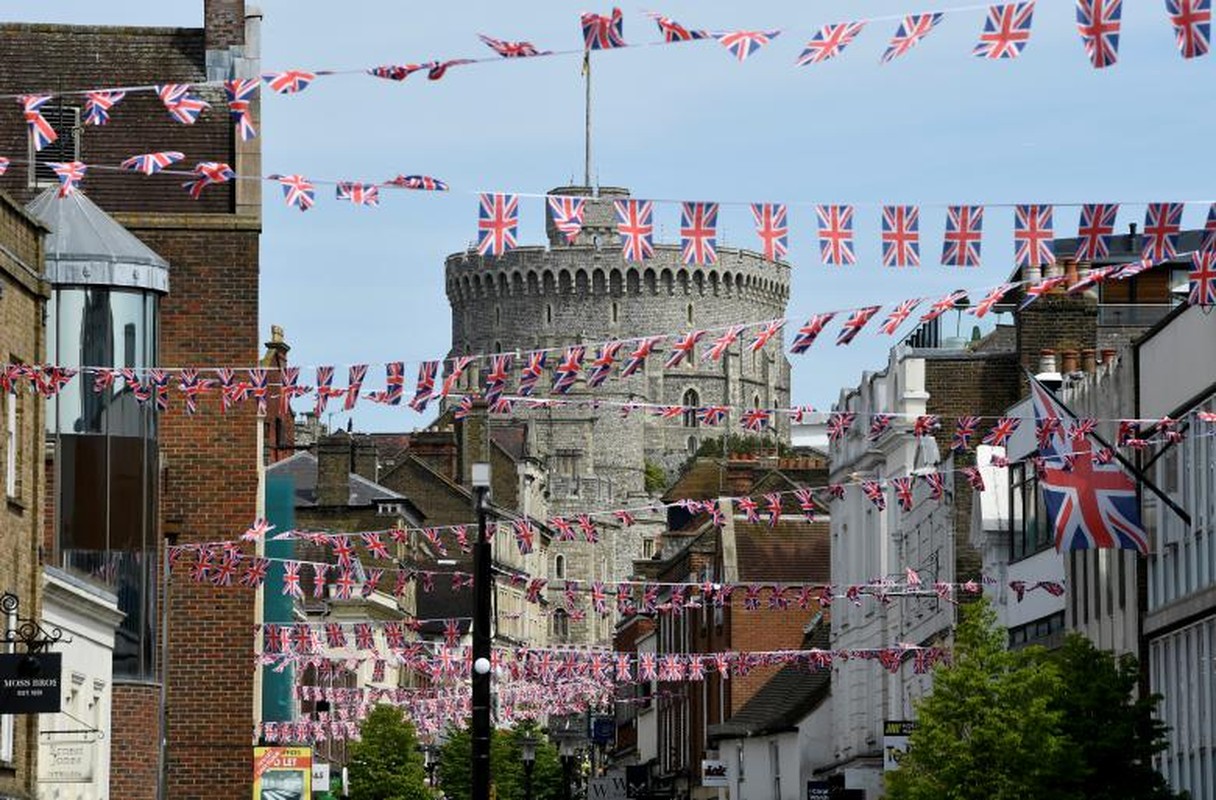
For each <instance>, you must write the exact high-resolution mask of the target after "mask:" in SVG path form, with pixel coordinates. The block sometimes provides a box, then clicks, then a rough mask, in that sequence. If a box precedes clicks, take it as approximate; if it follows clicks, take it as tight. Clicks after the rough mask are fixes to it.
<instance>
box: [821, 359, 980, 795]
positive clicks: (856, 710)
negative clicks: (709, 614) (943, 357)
mask: <svg viewBox="0 0 1216 800" xmlns="http://www.w3.org/2000/svg"><path fill="white" fill-rule="evenodd" d="M915 352H916V351H910V350H906V349H905V348H896V349H895V350H893V351H892V353H891V359H890V363H889V364H888V366H887V368H886V369H885V370H883V371H882V372H879V373H866V374H865V375H863V377H862V382H861V385H860V386H859V387H858V388H856V389H851V390H848V391H845V392H842V394H841V396H840V400H839V401H838V403H837V405H836V406H835V407H834V410H836V411H848V412H855V413H856V414H857V415H858V417H857V422H856V423H855V424H854V425H853V427H852V429H851V430H850V432H849V433H848V435H847V436H846V437H845V438H844V439H843V440H842V441H838V442H836V443H834V444H833V446H832V449H831V477H830V480H831V482H833V483H845V484H853V485H851V486H850V487H849V489H848V490H847V492H846V494H845V497H844V499H843V500H840V501H836V502H834V503H833V504H832V517H831V525H832V582H833V584H835V585H837V586H841V585H845V584H852V583H866V582H868V581H871V580H873V579H875V578H882V577H886V578H890V579H892V580H896V581H901V582H902V581H903V580H904V577H905V574H904V568H905V567H911V568H912V569H914V570H916V571H917V573H918V575H919V576H920V578H921V580H922V581H924V582H925V583H927V584H930V585H931V584H932V583H933V582H934V581H949V582H954V581H955V556H956V554H955V534H954V527H953V496H952V493H951V492H950V491H949V490H948V491H947V494H946V496H945V498H944V500H943V501H941V502H938V501H933V500H932V499H930V498H929V497H928V490H927V487H926V486H925V484H924V482H923V481H921V480H917V481H916V482H915V484H914V486H915V489H914V492H915V500H916V502H915V504H914V506H913V508H912V510H911V511H910V512H904V511H902V510H901V509H900V507H899V504H898V503H896V502H895V501H894V498H893V497H889V498H888V502H887V507H886V510H885V511H880V510H879V509H878V508H876V507H875V505H874V504H873V503H872V502H871V501H870V500H869V499H867V498H866V497H865V496H864V495H863V494H862V492H861V490H860V488H859V486H857V485H856V482H857V481H861V480H887V479H890V478H897V477H905V476H916V475H919V474H921V473H923V472H925V471H926V470H933V469H941V470H950V469H952V461H951V459H950V458H946V459H945V460H944V461H943V460H942V458H941V454H940V453H939V449H938V447H937V443H936V442H935V441H934V439H933V438H932V437H925V438H923V439H917V438H916V437H914V436H912V434H911V431H910V424H909V423H905V422H896V423H895V424H893V425H892V427H891V428H890V429H889V430H888V431H887V432H886V433H884V434H882V435H881V436H879V437H878V438H877V439H875V440H872V439H870V438H869V436H868V429H869V425H870V419H871V415H872V414H875V413H890V414H897V415H909V416H908V417H907V419H911V418H913V417H915V416H917V415H921V414H925V413H928V412H927V401H928V400H929V392H928V390H927V388H926V383H925V375H926V359H925V358H923V357H917V356H916V355H915ZM948 485H949V482H948ZM953 623H954V607H953V606H952V605H951V604H949V603H945V602H941V601H938V600H937V599H936V598H934V599H901V600H897V601H895V602H892V603H889V604H882V603H880V602H878V601H876V600H873V599H871V598H866V599H863V600H862V601H861V603H860V605H858V604H854V603H845V602H841V603H836V604H835V605H834V606H833V608H832V640H831V641H832V647H833V648H837V649H840V648H849V649H852V648H871V647H888V646H891V645H892V644H894V643H896V642H911V643H913V644H925V645H927V644H941V643H944V642H945V641H946V640H947V639H948V637H949V636H950V631H951V626H952V625H953ZM929 686H930V678H929V676H928V675H916V674H914V673H913V671H912V669H911V668H910V667H908V668H904V669H900V670H899V671H898V672H896V673H894V674H892V673H889V672H887V671H886V670H884V669H882V668H881V667H879V666H878V665H877V664H876V663H874V662H870V661H862V660H857V659H851V660H849V661H842V662H837V663H836V664H835V665H834V666H833V667H832V694H833V698H834V699H833V703H832V705H831V707H832V747H831V748H830V749H829V750H828V751H827V752H826V758H825V762H823V763H820V764H817V765H816V767H819V768H823V767H830V770H831V771H832V772H833V773H836V774H843V775H844V776H845V786H846V788H851V789H863V790H865V791H866V796H867V797H868V798H876V797H879V796H880V795H881V792H882V728H883V721H884V720H887V719H911V718H912V717H913V703H914V701H915V700H917V699H918V698H919V697H921V696H923V695H924V694H925V693H926V692H927V690H928V688H929Z"/></svg>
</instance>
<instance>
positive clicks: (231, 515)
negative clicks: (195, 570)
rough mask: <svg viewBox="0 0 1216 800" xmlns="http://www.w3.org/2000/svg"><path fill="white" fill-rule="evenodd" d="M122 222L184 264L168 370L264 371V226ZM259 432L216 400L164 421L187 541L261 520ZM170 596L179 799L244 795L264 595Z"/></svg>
mask: <svg viewBox="0 0 1216 800" xmlns="http://www.w3.org/2000/svg"><path fill="white" fill-rule="evenodd" d="M120 221H121V222H122V223H123V224H124V225H126V226H127V227H128V228H129V229H131V230H132V232H133V233H135V234H136V235H137V236H139V237H140V238H141V239H142V240H143V241H145V242H146V243H147V244H148V245H149V246H150V247H151V248H152V249H153V250H156V251H157V252H158V253H160V254H161V255H162V256H164V257H165V258H166V259H167V260H168V261H169V263H170V264H171V265H172V271H171V274H170V281H171V284H170V293H169V294H168V295H167V296H166V297H165V298H164V300H163V301H162V304H161V361H162V363H165V364H170V365H181V364H203V365H208V366H213V365H220V364H247V365H251V364H254V363H256V360H257V357H258V352H257V349H258V345H257V342H258V335H257V316H258V306H257V297H258V295H257V289H258V285H257V284H258V228H257V227H256V221H254V222H253V223H250V226H248V227H244V228H242V227H241V226H240V224H239V223H238V222H237V220H235V219H232V218H217V219H214V220H213V221H211V222H210V224H208V223H209V221H208V220H206V219H200V218H198V217H193V218H191V217H174V216H150V215H123V216H122V217H121V219H120ZM257 425H258V421H257V419H256V417H255V416H254V408H253V405H252V404H245V405H243V406H240V407H238V408H236V409H233V410H230V411H229V412H228V413H227V414H221V413H220V411H219V403H218V401H217V400H216V398H214V397H209V398H207V399H205V400H204V401H203V403H202V404H201V409H200V411H199V413H197V414H195V415H194V416H192V417H188V416H186V415H185V413H184V412H183V410H182V408H181V406H180V404H175V405H174V406H172V407H171V409H170V411H169V413H168V414H165V415H164V416H163V417H162V422H161V431H160V442H161V454H162V458H163V459H164V462H165V464H166V475H165V489H164V493H163V497H162V501H161V507H162V513H163V517H164V520H165V524H166V529H167V531H168V532H169V533H176V534H177V535H178V536H179V541H181V542H190V541H198V542H205V541H216V540H220V539H229V538H233V537H234V536H236V535H237V534H239V533H240V532H241V531H243V530H244V529H245V528H246V527H247V526H248V525H249V523H250V522H251V521H252V520H253V518H254V515H255V512H256V509H255V502H256V489H257V461H258V458H259V455H260V454H259V453H258V452H257V442H256V430H257ZM182 574H183V575H184V573H182ZM170 598H171V599H170V603H169V619H170V631H169V653H168V659H169V692H168V694H169V700H168V702H169V713H168V740H169V764H168V769H169V796H170V797H172V798H174V800H179V799H180V800H193V799H194V798H199V799H200V800H201V798H208V800H211V798H229V797H231V798H242V799H243V798H244V797H246V796H247V795H248V793H249V786H250V783H251V778H250V767H249V756H250V751H249V747H250V745H251V742H252V735H253V716H252V713H253V667H252V654H253V635H252V623H253V620H254V602H253V601H254V595H253V593H252V592H249V591H245V590H242V589H234V588H214V587H211V586H208V585H198V584H194V583H192V582H190V581H189V580H187V579H185V578H184V577H182V578H179V577H175V579H174V580H173V585H172V588H171V592H170ZM115 727H117V723H116V725H115ZM118 769H119V764H118V763H117V761H116V763H115V770H116V772H117V771H118ZM116 796H117V795H116Z"/></svg>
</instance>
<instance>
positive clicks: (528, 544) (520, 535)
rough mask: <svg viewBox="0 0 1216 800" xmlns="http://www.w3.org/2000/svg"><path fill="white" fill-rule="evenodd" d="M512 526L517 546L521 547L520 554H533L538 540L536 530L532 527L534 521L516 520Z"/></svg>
mask: <svg viewBox="0 0 1216 800" xmlns="http://www.w3.org/2000/svg"><path fill="white" fill-rule="evenodd" d="M512 526H513V527H514V528H515V544H516V545H517V546H518V547H519V553H520V555H525V556H526V555H527V554H528V553H531V552H532V544H533V542H534V541H535V540H536V529H535V528H533V527H532V521H531V520H529V519H527V518H524V519H517V520H515V522H514V523H512Z"/></svg>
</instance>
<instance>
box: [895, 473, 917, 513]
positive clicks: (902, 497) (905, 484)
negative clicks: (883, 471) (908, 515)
mask: <svg viewBox="0 0 1216 800" xmlns="http://www.w3.org/2000/svg"><path fill="white" fill-rule="evenodd" d="M891 485H892V486H894V487H895V499H896V500H898V501H899V507H900V509H901V510H903V511H905V512H906V511H911V510H912V478H911V477H904V478H892V479H891Z"/></svg>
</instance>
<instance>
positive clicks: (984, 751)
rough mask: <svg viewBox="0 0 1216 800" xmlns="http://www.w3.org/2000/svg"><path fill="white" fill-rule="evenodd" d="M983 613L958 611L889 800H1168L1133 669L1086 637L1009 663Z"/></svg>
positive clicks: (1158, 729)
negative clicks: (948, 651)
mask: <svg viewBox="0 0 1216 800" xmlns="http://www.w3.org/2000/svg"><path fill="white" fill-rule="evenodd" d="M1006 639H1007V634H1006V631H1005V630H1004V629H1003V628H1000V627H999V626H998V625H997V624H996V614H995V612H994V611H993V610H992V608H991V607H990V606H989V605H988V603H987V602H979V603H974V604H970V605H968V606H967V607H965V608H964V609H963V610H962V619H961V622H960V623H959V625H958V628H957V630H956V632H955V644H954V656H953V659H952V662H951V663H950V664H949V665H946V666H943V667H940V668H939V669H937V670H936V671H935V673H934V680H933V691H932V692H931V693H930V694H929V695H927V696H926V697H925V698H924V699H923V700H922V701H921V702H920V704H919V705H918V707H917V727H916V729H915V730H914V731H913V733H912V735H911V737H910V738H909V742H908V744H909V750H908V752H907V753H906V754H905V755H904V757H903V759H902V760H901V761H900V766H899V769H898V770H896V771H894V772H892V773H890V774H889V775H888V776H887V795H886V796H887V797H888V798H889V800H1015V799H1016V798H1026V797H1034V798H1037V799H1038V800H1081V799H1082V798H1087V800H1094V799H1095V798H1097V799H1098V800H1114V798H1116V797H1117V798H1133V799H1134V800H1142V799H1143V800H1167V798H1173V797H1174V796H1175V795H1174V794H1173V793H1171V792H1170V790H1169V788H1168V787H1167V785H1166V784H1165V781H1164V779H1163V778H1162V777H1161V776H1160V775H1159V774H1157V773H1156V772H1154V771H1153V769H1152V756H1153V754H1154V753H1156V752H1159V751H1160V750H1161V748H1162V747H1163V742H1164V735H1165V729H1164V726H1163V725H1162V724H1161V723H1160V722H1157V721H1155V720H1154V719H1153V716H1152V711H1153V707H1154V705H1155V703H1156V700H1155V699H1154V698H1148V699H1137V698H1136V697H1135V693H1134V690H1135V688H1136V684H1137V681H1138V676H1139V668H1138V665H1137V663H1136V660H1135V658H1133V657H1131V656H1125V657H1123V658H1122V659H1116V658H1115V656H1114V655H1113V654H1111V653H1108V652H1105V651H1102V650H1098V649H1097V648H1096V647H1094V645H1093V644H1092V643H1090V642H1089V641H1088V640H1086V639H1085V638H1084V637H1081V636H1077V635H1073V636H1071V637H1069V638H1068V640H1067V641H1066V643H1065V644H1064V646H1063V647H1062V648H1060V649H1059V650H1057V651H1050V652H1049V651H1047V650H1044V649H1043V648H1040V647H1028V648H1025V649H1022V650H1016V651H1011V650H1009V649H1008V647H1007V646H1006Z"/></svg>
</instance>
